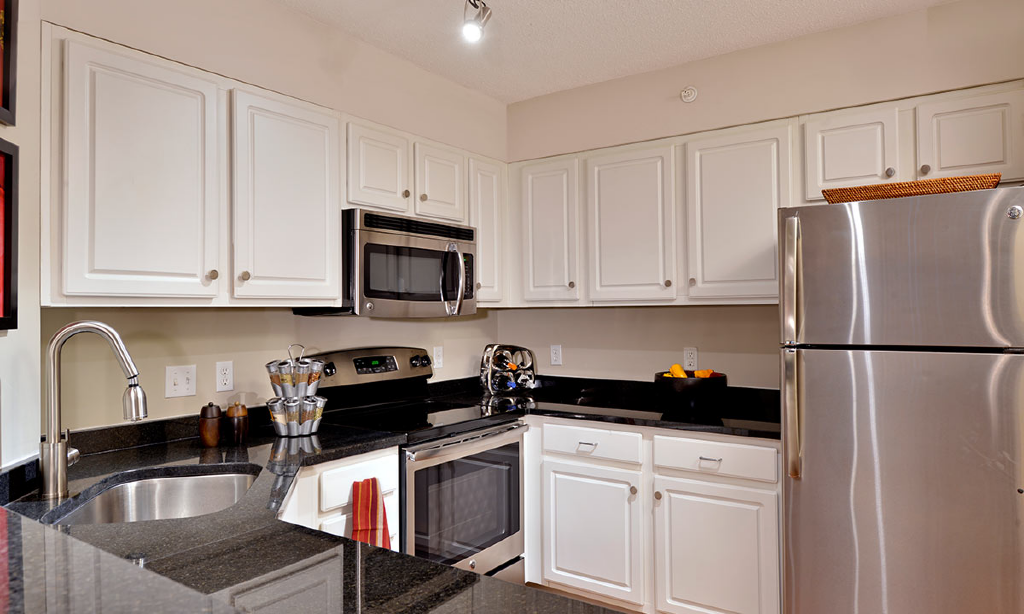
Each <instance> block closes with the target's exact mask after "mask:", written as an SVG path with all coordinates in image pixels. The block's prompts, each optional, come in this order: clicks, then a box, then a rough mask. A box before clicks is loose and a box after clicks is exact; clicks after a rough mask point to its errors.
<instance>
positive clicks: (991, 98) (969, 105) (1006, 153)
mask: <svg viewBox="0 0 1024 614" xmlns="http://www.w3.org/2000/svg"><path fill="white" fill-rule="evenodd" d="M917 164H918V167H917V176H918V178H920V179H930V178H933V177H953V176H958V175H978V174H982V173H1002V174H1003V177H1002V180H1003V181H1010V180H1017V179H1024V90H1016V91H1012V92H1003V93H999V94H989V95H985V96H977V97H973V98H959V99H952V100H944V101H939V102H933V103H925V104H921V105H918V107H917Z"/></svg>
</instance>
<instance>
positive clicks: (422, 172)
mask: <svg viewBox="0 0 1024 614" xmlns="http://www.w3.org/2000/svg"><path fill="white" fill-rule="evenodd" d="M413 151H414V155H415V158H416V194H417V196H416V214H417V215H424V216H427V217H439V218H444V219H446V220H452V221H454V222H465V221H466V195H465V192H466V185H465V177H466V157H465V156H463V155H462V154H460V153H456V152H454V151H449V150H447V149H441V148H439V147H433V146H431V145H427V144H425V143H416V144H415V145H413Z"/></svg>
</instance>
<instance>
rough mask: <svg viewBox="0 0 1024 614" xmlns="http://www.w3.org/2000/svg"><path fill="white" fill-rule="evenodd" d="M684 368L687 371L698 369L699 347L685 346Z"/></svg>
mask: <svg viewBox="0 0 1024 614" xmlns="http://www.w3.org/2000/svg"><path fill="white" fill-rule="evenodd" d="M683 368H684V369H686V370H687V371H696V370H697V348H683Z"/></svg>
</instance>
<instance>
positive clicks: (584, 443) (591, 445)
mask: <svg viewBox="0 0 1024 614" xmlns="http://www.w3.org/2000/svg"><path fill="white" fill-rule="evenodd" d="M579 445H581V446H590V447H592V448H596V447H597V444H596V443H594V442H591V441H581V442H580V444H579ZM577 447H579V446H577Z"/></svg>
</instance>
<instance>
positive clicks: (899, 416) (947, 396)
mask: <svg viewBox="0 0 1024 614" xmlns="http://www.w3.org/2000/svg"><path fill="white" fill-rule="evenodd" d="M783 351H784V352H786V351H790V350H783ZM796 372H797V373H798V374H799V375H798V377H797V379H796V382H797V389H798V394H797V403H798V404H799V414H798V416H799V421H800V424H799V427H800V431H801V432H802V435H803V437H802V442H801V443H802V454H801V455H800V458H801V465H800V468H801V472H800V477H799V478H792V477H790V476H788V475H787V477H786V478H785V484H784V493H783V494H784V510H783V516H784V520H785V537H784V540H785V550H786V555H785V565H784V571H783V574H784V578H785V580H784V585H785V590H784V599H783V601H784V604H785V612H786V614H823V613H828V614H868V613H870V614H879V613H885V614H921V613H924V612H927V613H928V614H963V613H965V612H985V613H986V614H1020V613H1021V612H1024V581H1022V579H1024V558H1022V557H1024V532H1022V522H1024V517H1022V510H1024V495H1022V494H1019V493H1018V491H1017V489H1018V488H1024V476H1022V468H1021V437H1022V432H1024V422H1022V408H1024V356H1020V355H1008V354H981V353H970V354H961V353H952V352H945V353H942V352H921V353H915V352H886V351H868V352H863V351H845V350H796ZM792 410H793V408H792V407H790V406H789V403H787V407H785V408H784V411H786V412H790V411H792ZM783 443H784V445H790V444H791V442H790V441H788V440H787V441H784V442H783Z"/></svg>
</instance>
